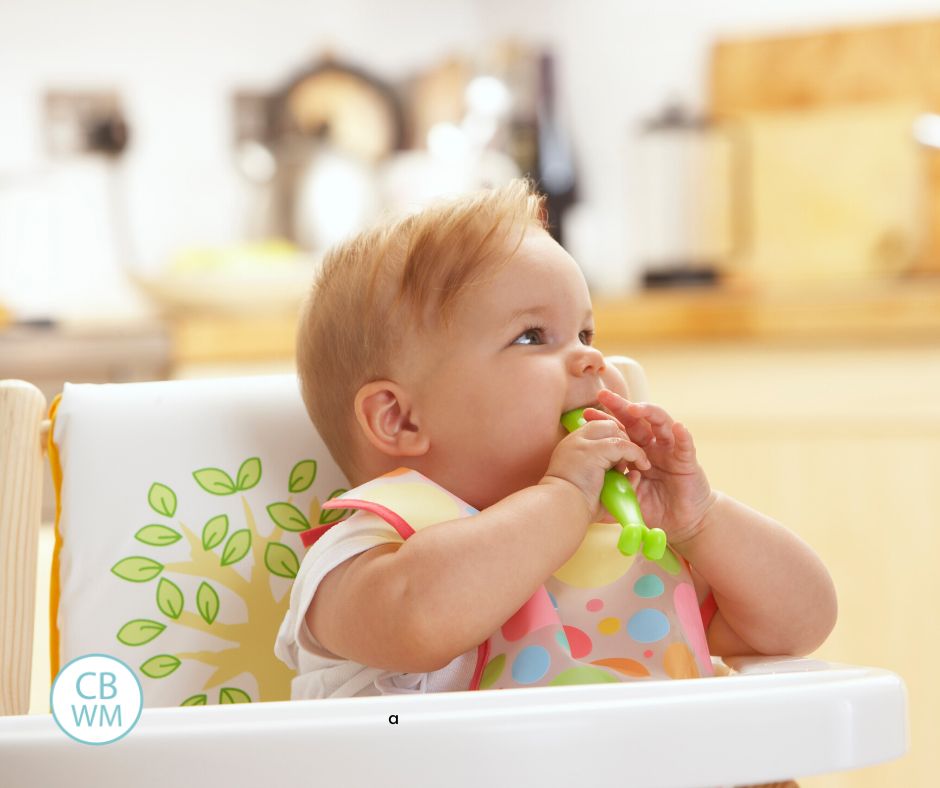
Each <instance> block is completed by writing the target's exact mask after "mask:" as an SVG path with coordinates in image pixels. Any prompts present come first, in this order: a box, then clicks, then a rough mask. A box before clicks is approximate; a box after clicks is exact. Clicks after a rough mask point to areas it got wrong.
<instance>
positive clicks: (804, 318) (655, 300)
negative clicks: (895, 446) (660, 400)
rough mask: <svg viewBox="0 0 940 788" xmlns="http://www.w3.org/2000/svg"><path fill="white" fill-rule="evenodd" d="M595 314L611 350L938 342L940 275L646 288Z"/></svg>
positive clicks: (605, 303) (598, 305)
mask: <svg viewBox="0 0 940 788" xmlns="http://www.w3.org/2000/svg"><path fill="white" fill-rule="evenodd" d="M594 318H595V332H596V335H597V337H598V341H599V343H600V344H601V346H603V347H605V348H606V347H607V346H616V347H620V348H622V347H623V346H625V345H626V346H629V345H630V344H633V343H638V342H662V341H666V342H670V341H682V342H689V341H692V342H695V341H711V340H739V341H754V342H779V343H786V344H804V343H807V342H812V343H817V342H832V343H846V342H848V343H852V342H856V343H857V342H866V343H868V342H893V341H899V340H900V341H916V342H921V341H936V340H938V339H940V279H924V280H919V281H918V280H910V281H891V282H867V283H860V282H851V283H840V284H838V285H829V286H826V287H822V286H818V285H816V286H813V287H812V288H808V287H807V288H803V289H797V288H792V289H766V290H761V289H756V288H746V287H743V286H737V287H718V288H697V289H683V290H679V289H675V290H661V291H645V292H643V293H639V294H636V295H634V296H631V297H627V298H623V299H617V300H604V299H602V298H600V297H598V298H595V300H594Z"/></svg>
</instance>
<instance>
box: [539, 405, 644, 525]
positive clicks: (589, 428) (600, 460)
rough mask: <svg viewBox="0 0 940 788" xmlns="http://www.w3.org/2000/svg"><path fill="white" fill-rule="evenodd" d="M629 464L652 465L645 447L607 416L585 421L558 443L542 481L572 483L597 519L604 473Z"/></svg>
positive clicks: (601, 509)
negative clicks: (556, 480) (634, 440)
mask: <svg viewBox="0 0 940 788" xmlns="http://www.w3.org/2000/svg"><path fill="white" fill-rule="evenodd" d="M595 412H596V413H599V411H595ZM602 415H605V416H606V414H602ZM628 463H632V464H633V465H634V466H635V467H636V468H642V469H648V468H650V467H651V465H650V461H649V459H648V458H647V456H646V453H645V452H644V451H643V449H642V448H640V446H638V445H637V444H636V443H633V442H632V441H630V440H629V439H628V437H627V434H626V432H625V431H624V429H623V428H622V427H621V425H620V424H619V423H618V422H617V421H615V420H614V419H611V418H610V417H609V416H607V417H606V418H604V419H601V420H597V421H593V422H590V423H588V424H585V425H584V426H583V427H580V428H579V429H577V430H575V431H574V432H572V433H571V434H570V435H568V436H566V437H565V438H563V439H562V440H561V441H560V442H559V444H558V445H557V446H556V447H555V450H554V451H553V452H552V457H551V460H549V463H548V470H547V471H546V472H545V476H544V477H543V478H542V483H550V481H551V480H552V479H563V480H564V481H567V482H570V483H571V484H573V485H574V486H575V487H577V488H578V489H579V490H580V491H581V493H582V494H583V495H584V497H585V499H586V500H587V503H588V507H589V509H590V511H591V518H592V519H591V520H590V521H589V522H594V521H595V520H596V519H597V518H598V516H600V515H601V514H602V513H603V512H604V511H605V510H604V508H603V507H602V506H601V502H600V495H601V486H602V485H603V483H604V473H605V472H606V471H607V470H608V469H609V468H613V467H615V466H620V467H621V468H627V467H628V465H627V464H628Z"/></svg>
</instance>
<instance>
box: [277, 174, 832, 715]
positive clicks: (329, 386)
mask: <svg viewBox="0 0 940 788" xmlns="http://www.w3.org/2000/svg"><path fill="white" fill-rule="evenodd" d="M542 216H543V211H542V204H541V201H540V198H539V197H538V196H536V195H535V194H534V193H533V191H532V188H531V185H530V184H529V183H528V182H526V181H521V180H520V181H515V182H513V183H512V184H510V185H509V186H506V187H504V188H502V189H497V190H491V191H487V192H482V193H479V194H475V195H471V196H467V197H462V198H458V199H454V200H450V201H448V202H443V203H441V204H439V205H436V206H435V207H432V208H429V209H427V210H424V211H422V212H420V213H418V214H415V215H412V216H409V217H407V218H403V219H400V220H398V221H395V222H389V223H386V224H383V225H381V226H378V227H376V228H374V229H371V230H368V231H366V232H364V233H361V234H360V235H358V236H357V237H355V238H353V239H351V240H349V241H347V242H345V243H343V244H341V245H339V246H338V247H336V248H334V249H333V250H332V251H331V252H330V254H329V255H328V256H327V259H326V260H325V262H324V265H323V268H322V270H321V272H320V273H319V275H318V276H317V279H316V282H315V283H314V287H313V291H312V293H311V295H310V297H309V299H308V301H307V303H306V306H305V309H304V311H303V315H302V317H301V321H300V328H299V334H298V350H297V361H298V369H299V375H300V382H301V388H302V393H303V397H304V401H305V403H306V406H307V409H308V411H309V413H310V416H311V418H312V420H313V422H314V424H315V425H316V427H317V429H318V431H319V432H320V435H321V436H322V437H323V439H324V441H325V443H326V445H327V447H328V448H329V450H330V452H331V454H332V456H333V457H334V458H335V460H336V461H337V463H338V464H339V465H340V467H341V468H342V469H343V471H344V472H345V474H346V475H347V477H348V479H349V480H350V483H351V486H352V487H360V486H361V485H363V484H365V483H367V482H370V481H371V480H375V479H377V478H378V477H383V476H386V475H387V476H388V478H389V479H391V480H394V478H395V476H396V475H398V476H400V475H401V474H403V473H406V474H407V473H411V472H417V473H416V474H412V475H413V476H414V477H415V478H416V479H422V480H424V477H426V480H424V481H422V483H423V484H426V485H427V486H428V487H433V488H434V489H435V490H438V489H439V488H442V489H443V491H446V493H447V495H449V496H450V497H451V498H452V499H453V500H455V501H458V503H459V502H463V503H464V504H467V505H469V506H465V507H464V508H463V509H460V507H459V505H457V506H456V508H454V509H453V512H454V513H452V514H450V515H449V516H448V517H446V518H445V520H446V521H437V522H435V521H434V520H433V517H432V518H431V520H430V522H424V523H422V524H421V525H420V527H419V526H417V525H415V524H414V523H412V525H415V527H414V528H411V527H409V525H408V524H407V523H405V522H404V519H406V518H403V517H399V516H398V515H397V514H396V513H394V512H390V511H389V509H388V507H387V506H386V507H385V508H383V507H382V506H378V505H375V504H374V503H373V504H370V503H365V504H361V505H357V506H358V509H357V511H356V512H355V513H354V514H353V515H352V516H351V517H350V518H349V519H347V520H345V521H343V522H341V523H339V524H337V525H336V526H334V527H332V528H330V529H329V530H328V531H326V533H324V534H323V535H322V537H321V538H319V539H318V540H317V541H316V543H315V544H314V545H313V546H312V547H311V548H310V550H309V551H308V552H307V555H306V556H305V558H304V561H303V564H302V566H301V569H300V572H299V573H298V575H297V578H296V580H295V583H294V587H293V589H292V593H291V603H290V609H289V611H288V613H287V615H286V617H285V619H284V622H283V624H282V626H281V630H280V633H279V635H278V640H277V644H276V647H275V651H276V653H277V654H278V656H279V657H280V658H281V659H282V660H283V661H284V662H286V663H287V664H288V665H290V666H291V667H292V668H294V669H295V670H297V672H298V676H297V678H295V679H294V682H293V689H292V695H293V697H295V698H314V697H346V696H358V695H376V694H385V693H396V692H398V693H400V692H428V691H438V690H464V689H468V688H477V687H481V686H486V685H487V677H486V675H485V673H486V672H489V673H493V671H491V670H490V667H487V670H486V672H484V676H483V677H482V678H483V683H482V684H481V683H480V681H481V669H482V668H483V665H484V662H485V658H486V656H487V652H486V650H485V649H484V647H483V644H488V643H489V642H490V641H491V640H492V638H493V637H494V636H496V635H498V634H499V633H500V632H502V633H503V635H505V634H506V632H507V627H509V622H517V623H518V621H519V619H520V616H519V614H520V613H521V612H522V611H523V610H526V611H529V612H531V611H534V612H532V613H531V616H530V617H534V618H538V616H540V615H542V613H540V612H539V610H540V609H541V608H538V605H539V604H540V603H539V599H541V598H542V597H540V596H539V594H543V595H544V594H545V591H544V589H545V587H546V586H545V584H546V583H547V581H549V580H550V579H551V578H552V577H553V575H556V574H557V573H559V570H560V568H562V567H563V566H568V565H570V563H571V561H572V557H573V556H575V554H576V553H578V552H579V549H580V548H581V546H582V543H584V544H587V543H588V542H589V541H591V540H589V539H586V538H585V537H586V535H587V534H589V533H591V529H592V528H604V527H606V528H608V529H610V528H613V529H614V530H615V531H617V532H619V528H618V527H617V526H611V525H608V526H598V525H597V523H598V521H602V520H603V521H604V522H606V523H610V522H612V518H610V517H609V515H607V514H606V512H605V511H604V510H603V508H602V506H601V504H600V501H599V495H600V491H601V486H602V483H603V480H604V474H605V472H606V471H607V470H608V469H610V468H614V469H617V470H618V471H621V472H624V473H626V474H627V475H628V478H629V480H630V481H631V482H632V483H633V486H634V487H635V489H636V493H637V497H638V500H639V503H640V507H641V510H642V512H643V516H644V518H645V520H646V523H647V525H648V526H649V527H650V528H653V527H658V528H662V529H663V530H664V531H665V532H666V535H667V537H668V542H669V546H670V548H671V552H667V558H668V557H669V556H672V561H673V565H672V566H671V568H670V567H667V568H669V569H670V572H672V573H673V574H677V576H678V580H677V582H679V581H681V580H682V578H683V577H688V578H689V583H688V584H687V586H686V588H688V589H689V596H691V597H692V609H693V611H694V615H693V617H694V618H695V621H694V622H693V623H694V626H692V627H691V628H689V641H690V644H691V645H690V648H691V647H692V646H695V643H694V642H693V641H695V639H696V635H695V633H694V632H692V631H691V630H694V629H695V627H698V630H699V631H700V632H701V638H700V641H701V649H700V653H699V660H698V663H699V664H698V667H699V668H700V669H699V670H698V671H695V670H694V669H693V671H692V672H691V673H690V674H688V675H699V674H701V673H707V672H708V671H709V669H710V666H708V665H702V659H701V656H702V653H704V650H705V649H706V648H707V652H708V653H710V654H711V655H716V656H733V655H748V654H792V655H801V654H806V653H808V652H810V651H812V650H813V649H815V648H816V647H817V646H818V645H820V644H821V643H822V642H823V640H825V638H826V637H827V635H828V634H829V632H830V631H831V629H832V627H833V625H834V623H835V618H836V597H835V591H834V588H833V584H832V581H831V579H830V577H829V574H828V572H827V571H826V568H825V567H824V565H823V564H822V562H821V561H820V559H819V558H818V557H817V556H816V554H815V553H814V552H813V551H812V550H811V549H810V547H808V546H807V545H806V544H805V543H804V542H803V541H801V540H800V539H799V538H798V537H797V536H796V535H794V534H793V533H791V532H790V531H789V530H787V529H786V528H784V527H783V526H782V525H780V524H779V523H777V522H775V521H774V520H773V519H771V518H770V517H767V516H765V515H763V514H761V513H760V512H757V511H755V510H753V509H751V508H748V507H747V506H745V505H744V504H742V503H740V502H738V501H736V500H735V499H733V498H731V497H730V496H728V495H725V494H723V493H721V492H718V491H716V490H713V489H712V488H711V486H710V485H709V483H708V479H707V478H706V476H705V473H704V472H703V470H702V468H701V466H700V465H699V463H698V461H697V459H696V452H695V446H694V444H693V441H692V436H691V435H690V433H689V431H688V430H687V429H686V428H685V427H684V426H683V425H681V424H680V423H679V422H676V421H674V420H673V418H672V417H671V416H670V415H669V413H667V412H666V411H665V410H664V409H663V408H661V407H658V406H656V405H653V404H650V403H640V402H631V401H629V400H628V399H627V398H626V397H627V388H626V384H625V382H624V379H623V377H622V376H621V375H620V373H619V372H618V371H617V370H616V368H614V367H613V366H611V365H609V364H607V363H605V360H604V356H603V355H602V354H601V353H600V352H599V351H598V350H597V349H596V348H595V347H594V345H593V342H594V329H593V318H592V312H591V300H590V295H589V293H588V288H587V285H586V283H585V280H584V277H583V276H582V273H581V271H580V269H579V268H578V266H577V264H576V263H575V261H574V260H573V259H572V258H571V257H570V256H569V255H568V254H567V253H566V252H565V250H564V249H563V248H562V247H561V246H559V245H558V244H557V243H556V242H555V241H554V240H552V238H551V236H550V235H549V234H548V233H547V232H546V230H545V228H544V224H543V219H542ZM580 407H587V410H586V411H585V413H584V417H585V419H586V420H587V423H586V424H585V425H584V426H583V427H581V428H580V429H578V430H576V431H575V432H573V433H571V434H568V433H567V432H566V431H565V429H564V428H563V427H562V426H561V423H560V417H561V415H562V413H564V412H566V411H568V410H572V409H574V408H580ZM405 469H410V471H407V470H405ZM408 478H409V479H410V478H411V476H409V477H408ZM427 480H429V481H427ZM361 489H368V487H367V488H361ZM401 489H404V488H401ZM360 491H361V490H360ZM357 492H359V491H356V490H353V491H351V492H350V494H349V496H348V497H349V498H351V499H356V500H359V499H362V498H367V497H368V496H367V495H365V494H364V493H363V494H362V495H357V494H356V493H357ZM442 494H443V493H442ZM471 507H472V508H471ZM353 508H356V506H353ZM412 508H413V509H414V508H415V507H412ZM417 508H420V507H417ZM458 510H459V512H458ZM409 516H414V517H416V518H418V519H420V517H422V516H423V515H421V514H420V513H414V512H413V513H412V515H409ZM613 544H616V538H615V539H614V543H613ZM604 550H605V551H607V552H605V553H604V555H608V556H609V555H614V554H615V552H614V551H616V547H615V546H606V547H605V548H604ZM676 555H678V556H680V557H681V559H682V560H679V559H677V558H676V557H675V556H676ZM618 558H619V555H618ZM611 560H613V559H611ZM622 560H624V561H626V560H628V559H622ZM629 560H630V561H632V560H633V559H629ZM636 561H646V559H644V558H642V557H640V556H638V557H637V558H636ZM649 563H650V565H652V563H653V562H649ZM664 566H665V565H664ZM680 570H681V572H682V573H683V574H678V573H679V572H680ZM660 574H661V575H662V576H663V577H666V579H667V581H668V580H669V575H668V574H666V573H663V572H660ZM605 582H606V581H605ZM631 582H632V581H631ZM655 582H656V583H659V586H660V591H659V592H658V593H661V587H662V581H661V580H656V581H655ZM654 584H655V583H654ZM693 584H694V592H693V590H692V589H693ZM654 591H655V589H654ZM549 593H551V592H549ZM585 593H586V596H585V597H584V599H586V600H588V601H587V603H586V604H587V605H588V607H590V605H591V604H592V602H593V603H595V604H599V602H598V600H597V599H592V595H593V591H591V590H590V589H588V590H587V591H586V592H585ZM651 593H653V592H651ZM677 598H678V595H677ZM544 599H550V600H551V604H549V603H546V604H545V605H544V607H547V609H548V610H549V611H551V607H552V604H554V605H555V607H558V603H557V600H556V595H555V594H552V596H551V597H549V596H544ZM696 602H697V603H699V604H703V607H702V610H703V611H705V626H704V627H703V624H702V621H701V619H700V618H699V615H698V611H699V609H698V605H697V604H696ZM527 615H528V613H527ZM683 615H684V620H687V619H688V611H687V610H686V612H685V614H683ZM683 626H685V625H683ZM565 631H566V632H567V633H568V634H569V635H570V634H571V633H572V632H573V631H574V630H573V629H572V628H570V627H565ZM653 637H654V639H655V636H653ZM706 638H707V646H706ZM509 639H511V637H510V638H509ZM560 639H561V640H562V641H564V640H565V636H564V635H561V637H560ZM563 646H564V650H565V651H566V652H570V656H571V657H577V653H576V652H577V651H578V648H579V646H578V644H577V643H575V642H574V640H572V641H571V642H570V643H567V642H566V643H564V644H563ZM645 653H646V655H647V656H648V655H650V654H651V653H652V651H649V650H648V651H646V652H645ZM708 653H704V658H705V660H707V658H708ZM489 656H490V657H492V656H493V655H492V654H489ZM567 658H568V657H566V659H567ZM642 659H643V657H642V656H639V657H638V658H637V660H621V661H620V662H619V663H617V665H615V667H616V668H617V670H619V671H620V673H622V674H626V675H647V674H645V673H643V672H642V671H644V670H646V668H644V667H643V666H642V665H637V661H639V662H642ZM572 664H575V663H572ZM609 664H610V665H614V662H613V661H609ZM618 666H619V667H618ZM624 666H627V667H624ZM594 669H595V670H596V668H594ZM632 670H636V671H640V672H638V673H631V671H632ZM572 675H573V674H572ZM582 675H583V674H582ZM517 678H521V674H520V675H519V676H517ZM492 679H493V676H492V675H491V676H490V677H489V682H490V684H493V680H492ZM591 680H594V679H591ZM604 680H607V679H604ZM610 680H617V679H616V678H614V679H610ZM523 683H525V681H524V680H523ZM561 683H564V682H561ZM569 683H572V682H569Z"/></svg>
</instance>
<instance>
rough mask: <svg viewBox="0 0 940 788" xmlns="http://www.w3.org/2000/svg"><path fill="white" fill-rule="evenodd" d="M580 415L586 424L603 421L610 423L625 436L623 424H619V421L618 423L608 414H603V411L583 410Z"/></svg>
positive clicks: (595, 409) (594, 409)
mask: <svg viewBox="0 0 940 788" xmlns="http://www.w3.org/2000/svg"><path fill="white" fill-rule="evenodd" d="M582 415H583V417H584V420H585V421H586V422H592V421H603V420H606V421H612V422H614V424H616V425H617V426H618V427H619V428H620V431H621V432H623V433H624V434H626V429H624V426H623V424H621V423H620V421H618V420H617V418H616V417H614V416H612V415H611V414H609V413H605V412H604V411H602V410H599V409H598V408H585V409H584V413H583V414H582Z"/></svg>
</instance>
